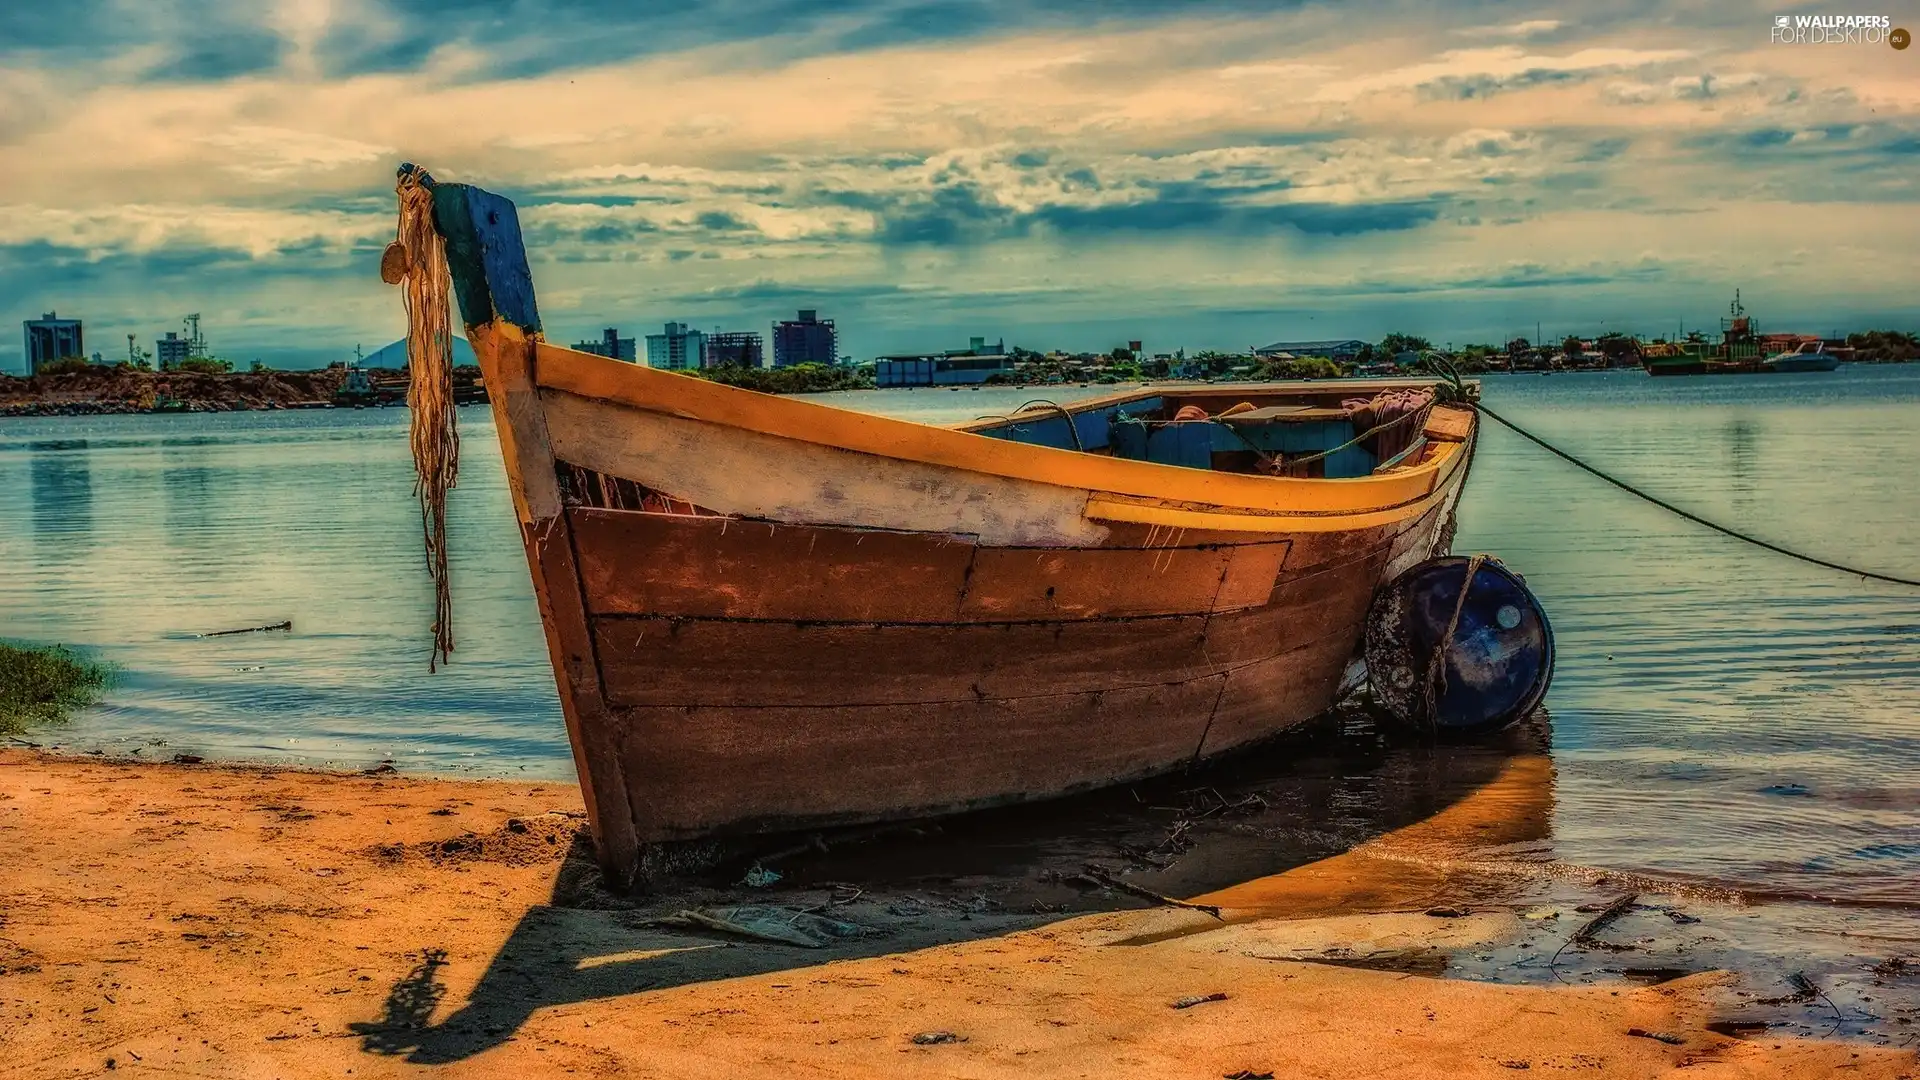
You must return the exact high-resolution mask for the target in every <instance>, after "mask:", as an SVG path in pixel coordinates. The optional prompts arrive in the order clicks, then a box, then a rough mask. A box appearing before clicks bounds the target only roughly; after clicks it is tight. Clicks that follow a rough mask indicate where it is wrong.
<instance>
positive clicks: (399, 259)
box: [380, 165, 460, 671]
mask: <svg viewBox="0 0 1920 1080" xmlns="http://www.w3.org/2000/svg"><path fill="white" fill-rule="evenodd" d="M394 190H395V191H396V193H397V194H398V195H399V202H400V221H399V225H398V227H397V228H396V229H395V232H394V240H393V243H391V244H389V245H387V250H386V252H385V253H384V254H382V255H381V257H380V277H381V280H383V281H385V282H386V283H387V284H389V285H399V286H400V287H401V290H400V293H401V297H402V298H403V300H404V303H405V305H406V312H407V374H408V381H407V405H408V407H409V408H410V409H411V410H412V413H413V417H412V428H411V431H410V433H409V441H410V442H411V444H412V448H413V477H414V483H413V494H414V497H415V498H416V499H418V500H419V502H420V532H421V540H422V543H423V545H424V547H425V552H426V561H427V574H428V575H429V576H430V577H432V578H433V594H434V613H433V653H432V654H431V655H430V656H429V657H428V659H427V670H428V671H437V670H438V669H439V665H441V664H443V663H446V662H447V660H448V657H449V654H451V653H452V652H453V593H452V587H451V581H450V578H449V575H448V568H447V492H449V491H451V490H452V489H453V486H454V483H455V481H456V480H457V479H458V477H459V473H460V433H459V431H458V430H457V428H456V422H457V413H456V411H455V409H454V404H453V313H452V309H451V306H450V304H449V296H450V294H451V292H452V282H451V278H450V276H449V274H448V271H447V250H446V243H445V241H444V240H442V239H441V237H440V232H439V230H438V229H436V228H434V224H433V177H432V176H430V175H428V173H427V171H426V170H425V169H422V168H419V167H418V166H414V165H402V166H401V167H400V176H399V182H398V184H396V185H395V189H394Z"/></svg>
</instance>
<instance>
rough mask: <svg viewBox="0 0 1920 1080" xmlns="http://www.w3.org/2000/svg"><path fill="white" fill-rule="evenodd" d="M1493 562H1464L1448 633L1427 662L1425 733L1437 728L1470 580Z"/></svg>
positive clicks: (1482, 557)
mask: <svg viewBox="0 0 1920 1080" xmlns="http://www.w3.org/2000/svg"><path fill="white" fill-rule="evenodd" d="M1491 558H1492V556H1491V555H1474V556H1472V557H1470V558H1468V559H1467V576H1466V580H1464V581H1462V582H1461V583H1460V595H1459V596H1457V597H1455V598H1454V601H1453V615H1452V617H1451V618H1449V619H1447V632H1446V633H1444V634H1441V635H1440V640H1439V641H1438V642H1437V643H1435V645H1434V647H1433V655H1432V656H1429V657H1428V658H1427V677H1426V681H1425V682H1424V683H1423V684H1422V686H1423V687H1424V688H1425V690H1426V702H1425V705H1426V708H1425V710H1424V713H1423V719H1425V721H1426V724H1427V730H1428V731H1438V730H1439V728H1440V699H1441V698H1442V697H1443V696H1445V695H1446V692H1447V654H1448V653H1450V652H1452V651H1453V635H1454V633H1455V631H1457V630H1459V629H1460V613H1461V612H1462V611H1465V610H1466V608H1467V594H1468V593H1469V592H1472V591H1473V576H1474V575H1475V574H1478V573H1479V572H1480V568H1481V567H1482V566H1484V565H1486V563H1487V562H1488V560H1490V559H1491Z"/></svg>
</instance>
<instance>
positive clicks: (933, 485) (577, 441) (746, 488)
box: [540, 376, 1107, 547]
mask: <svg viewBox="0 0 1920 1080" xmlns="http://www.w3.org/2000/svg"><path fill="white" fill-rule="evenodd" d="M673 377H674V378H680V377H679V376H673ZM689 381H695V380H689ZM540 396H541V400H542V401H543V402H544V403H545V406H546V415H547V420H548V422H549V423H550V424H551V425H552V431H553V446H554V454H555V455H556V456H557V457H559V458H560V459H561V460H563V461H569V462H572V463H573V464H575V465H581V466H585V467H586V468H589V469H592V470H594V471H595V472H601V473H607V474H609V475H612V476H618V477H621V478H623V479H627V480H632V481H634V482H635V483H639V484H644V485H646V486H647V487H650V488H653V489H654V490H656V491H663V492H666V493H668V494H670V495H672V496H674V497H675V498H680V499H685V500H686V501H688V502H691V503H696V504H698V505H700V506H704V507H706V508H707V509H709V510H715V511H718V512H720V513H722V514H731V515H734V516H738V517H748V518H760V519H764V520H768V521H782V522H790V523H793V524H817V525H855V526H862V527H866V528H873V529H892V530H896V531H901V532H922V533H939V534H964V535H968V536H974V537H978V538H979V541H980V542H981V543H983V544H995V545H1033V546H1062V547H1094V546H1097V545H1099V544H1100V543H1101V542H1102V541H1104V540H1105V539H1106V535H1107V530H1106V528H1105V527H1104V526H1102V525H1100V524H1099V523H1097V522H1093V521H1088V520H1087V518H1086V515H1085V510H1086V505H1087V492H1086V490H1085V489H1073V488H1064V487H1056V486H1054V485H1050V484H1036V483H1033V482H1031V481H1025V480H1009V479H1006V478H1003V477H997V476H986V475H982V474H979V473H972V472H968V471H966V470H964V469H954V468H947V467H944V466H939V465H926V464H922V463H919V462H912V461H900V460H896V459H894V458H887V457H880V456H877V455H874V454H862V453H855V452H853V451H849V450H841V449H836V448H834V447H830V446H820V445H817V444H814V443H810V442H804V441H801V440H798V439H787V438H781V437H779V436H775V435H766V434H762V433H760V432H757V431H746V430H742V429H739V428H725V427H721V426H719V425H717V424H709V423H705V422H702V421H699V420H689V419H686V418H684V417H679V416H669V415H667V414H665V413H656V412H647V411H645V410H642V409H635V408H630V407H628V406H624V405H616V404H613V403H611V402H606V401H594V400H590V399H588V398H583V397H580V396H578V395H575V394H569V393H564V392H561V391H558V390H546V391H542V392H541V395H540ZM975 437H976V438H978V436H975ZM980 441H982V442H991V441H993V440H990V439H984V438H983V439H981V440H980Z"/></svg>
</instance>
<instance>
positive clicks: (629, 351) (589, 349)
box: [573, 326, 639, 363]
mask: <svg viewBox="0 0 1920 1080" xmlns="http://www.w3.org/2000/svg"><path fill="white" fill-rule="evenodd" d="M633 345H634V342H633V339H632V338H630V337H621V336H620V328H619V327H617V326H609V327H607V328H606V329H605V330H602V331H600V340H599V341H576V342H574V343H573V348H574V351H575V352H583V353H592V354H593V355H595V356H604V357H607V358H608V359H610V360H625V361H627V362H628V363H633V362H634V361H637V360H638V359H639V356H638V354H637V353H635V351H634V348H633Z"/></svg>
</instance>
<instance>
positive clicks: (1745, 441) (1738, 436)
mask: <svg viewBox="0 0 1920 1080" xmlns="http://www.w3.org/2000/svg"><path fill="white" fill-rule="evenodd" d="M1759 437H1760V426H1759V425H1758V424H1756V423H1754V422H1753V421H1752V420H1751V419H1749V418H1748V417H1745V416H1736V417H1734V418H1733V419H1731V420H1728V421H1727V425H1726V435H1725V438H1726V444H1727V488H1728V490H1729V491H1731V492H1733V494H1734V498H1733V500H1732V502H1733V505H1734V506H1735V507H1738V508H1739V509H1741V510H1743V511H1744V510H1747V509H1748V508H1750V507H1751V506H1752V505H1753V502H1754V498H1755V496H1756V495H1757V494H1758V492H1759V490H1760V488H1759V471H1760V455H1759V452H1758V451H1759V446H1758V444H1759Z"/></svg>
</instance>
